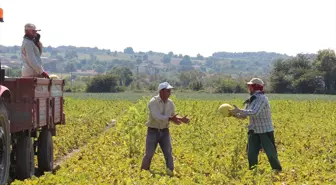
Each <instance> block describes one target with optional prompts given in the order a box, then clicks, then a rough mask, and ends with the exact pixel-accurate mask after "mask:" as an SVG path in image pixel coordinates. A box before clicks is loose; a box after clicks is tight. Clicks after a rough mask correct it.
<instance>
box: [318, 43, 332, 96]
mask: <svg viewBox="0 0 336 185" xmlns="http://www.w3.org/2000/svg"><path fill="white" fill-rule="evenodd" d="M314 65H315V66H316V68H317V69H318V70H319V71H320V72H321V73H322V75H323V78H324V83H325V91H326V92H328V93H335V92H336V55H335V51H333V50H331V49H325V50H320V51H318V53H317V57H316V60H315V62H314Z"/></svg>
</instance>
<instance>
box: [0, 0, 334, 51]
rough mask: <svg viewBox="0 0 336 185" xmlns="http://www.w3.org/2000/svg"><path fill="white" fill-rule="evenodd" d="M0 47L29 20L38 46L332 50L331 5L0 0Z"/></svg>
mask: <svg viewBox="0 0 336 185" xmlns="http://www.w3.org/2000/svg"><path fill="white" fill-rule="evenodd" d="M0 7H1V8H3V10H4V21H5V22H4V23H2V24H0V45H5V46H12V45H21V43H22V37H23V28H24V25H25V24H26V23H28V22H29V23H34V24H35V25H36V26H37V27H38V28H40V29H41V30H42V31H41V32H40V33H41V42H42V43H43V45H44V46H48V45H50V46H53V47H57V46H60V45H72V46H85V47H98V48H100V49H111V51H114V50H117V51H123V49H124V48H126V47H128V46H131V47H133V49H134V50H135V51H143V52H146V51H150V50H152V51H157V52H164V53H168V52H169V51H173V52H174V53H176V54H183V55H191V56H196V55H197V54H198V53H200V54H201V55H203V56H210V55H212V53H214V52H218V51H228V52H253V51H268V52H277V53H285V54H288V55H296V54H297V53H316V52H317V51H318V50H320V49H328V48H329V49H334V50H336V0H95V1H93V0H57V1H50V0H34V1H33V0H30V1H29V0H0Z"/></svg>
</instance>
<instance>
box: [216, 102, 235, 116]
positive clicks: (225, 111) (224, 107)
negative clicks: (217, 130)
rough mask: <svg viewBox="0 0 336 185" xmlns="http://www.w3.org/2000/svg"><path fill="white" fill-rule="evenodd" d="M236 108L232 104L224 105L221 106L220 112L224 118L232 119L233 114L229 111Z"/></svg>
mask: <svg viewBox="0 0 336 185" xmlns="http://www.w3.org/2000/svg"><path fill="white" fill-rule="evenodd" d="M233 109H234V107H233V106H232V105H230V104H227V103H224V104H222V105H221V106H219V108H218V112H219V113H220V114H221V115H223V116H224V117H230V116H231V114H230V112H229V110H233Z"/></svg>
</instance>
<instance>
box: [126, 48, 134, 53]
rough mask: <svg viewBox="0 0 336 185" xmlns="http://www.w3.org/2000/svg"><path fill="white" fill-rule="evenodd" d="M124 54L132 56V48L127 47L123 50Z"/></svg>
mask: <svg viewBox="0 0 336 185" xmlns="http://www.w3.org/2000/svg"><path fill="white" fill-rule="evenodd" d="M124 53H125V54H134V51H133V48H132V47H127V48H125V49H124Z"/></svg>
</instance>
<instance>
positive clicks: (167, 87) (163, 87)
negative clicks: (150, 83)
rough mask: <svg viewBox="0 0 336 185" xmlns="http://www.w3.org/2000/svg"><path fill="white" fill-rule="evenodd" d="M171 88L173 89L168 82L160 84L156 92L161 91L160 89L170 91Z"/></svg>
mask: <svg viewBox="0 0 336 185" xmlns="http://www.w3.org/2000/svg"><path fill="white" fill-rule="evenodd" d="M172 88H174V87H173V86H171V85H170V84H169V83H168V82H163V83H160V85H159V87H158V91H161V90H162V89H172Z"/></svg>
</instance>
